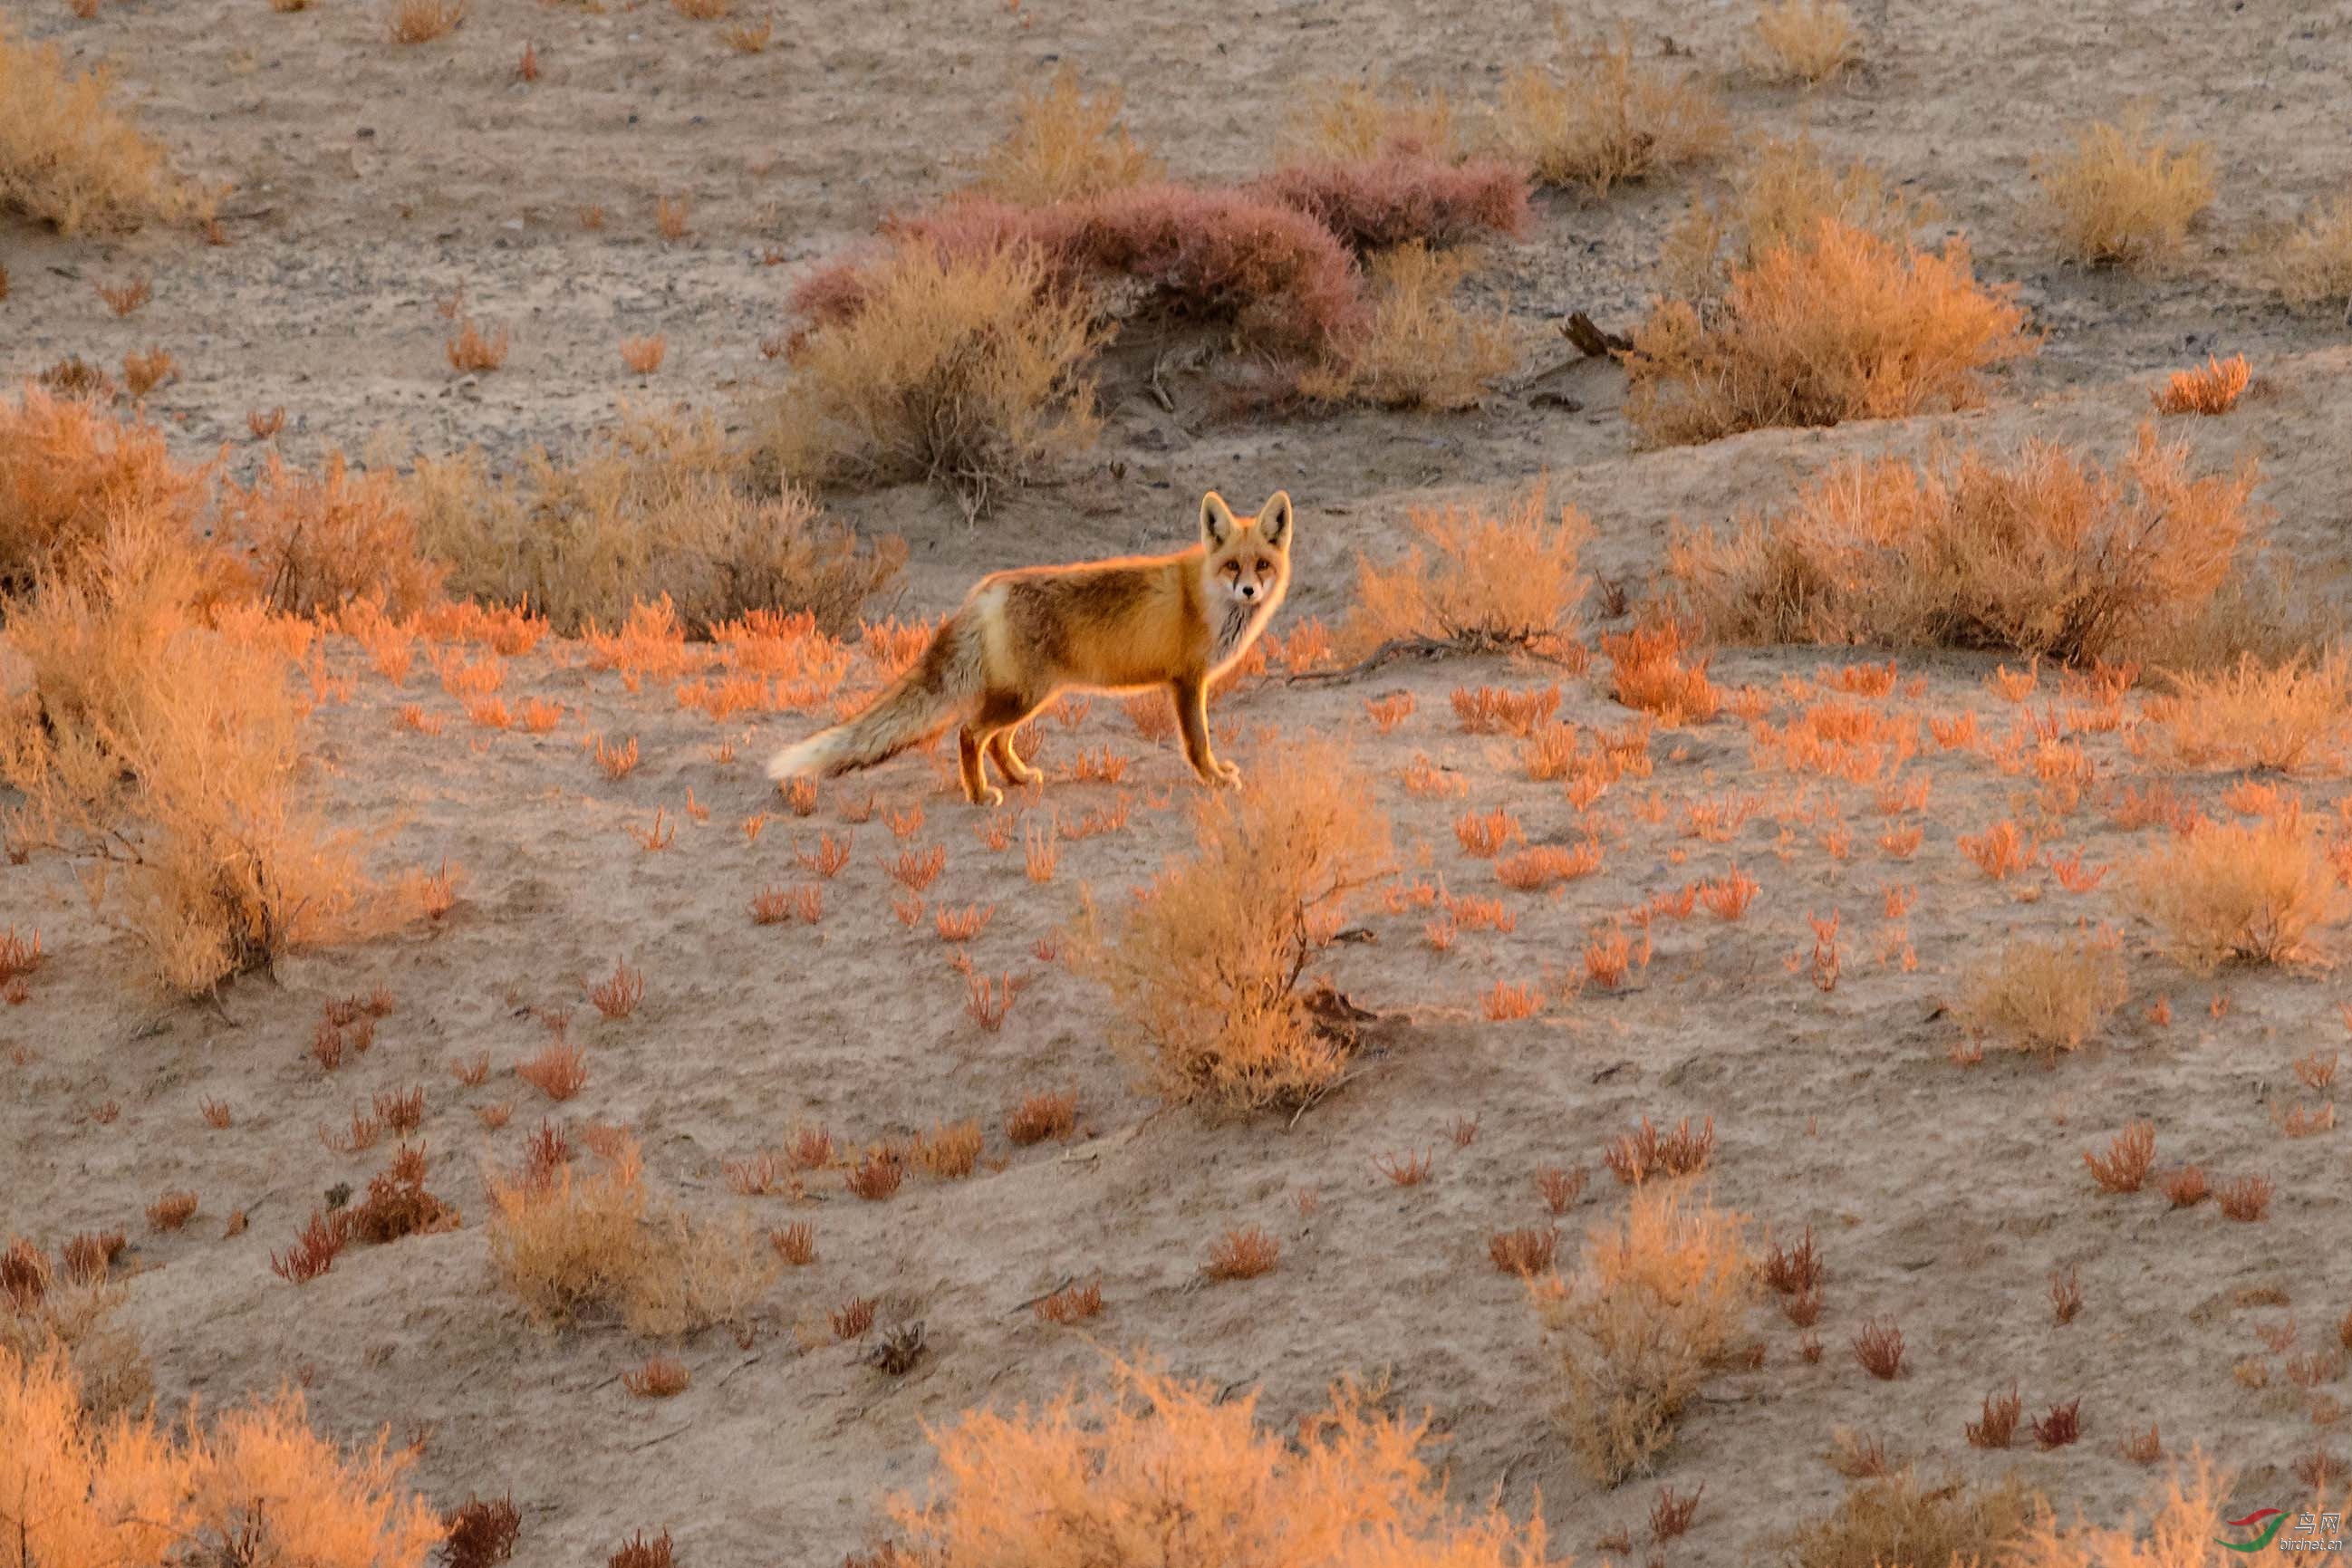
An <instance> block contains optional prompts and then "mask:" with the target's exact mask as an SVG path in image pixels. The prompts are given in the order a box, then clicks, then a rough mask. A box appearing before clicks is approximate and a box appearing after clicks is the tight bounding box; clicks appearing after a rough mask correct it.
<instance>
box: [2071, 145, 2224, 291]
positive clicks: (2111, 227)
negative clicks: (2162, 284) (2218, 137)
mask: <svg viewBox="0 0 2352 1568" xmlns="http://www.w3.org/2000/svg"><path fill="white" fill-rule="evenodd" d="M2035 178H2036V180H2037V181H2038V182H2039V183H2040V184H2041V187H2042V198H2043V200H2044V201H2046V202H2047V203H2048V204H2049V208H2050V211H2049V214H2048V215H2049V220H2050V223H2051V225H2052V226H2053V228H2054V229H2055V230H2056V231H2057V235H2058V243H2059V247H2060V249H2061V250H2062V251H2063V252H2064V254H2065V255H2066V256H2069V257H2071V258H2072V259H2074V260H2075V261H2080V262H2085V263H2088V264H2089V265H2091V266H2094V267H2148V266H2152V265H2156V264H2158V263H2161V262H2164V261H2167V260H2168V259H2170V258H2171V257H2172V256H2174V255H2176V254H2177V253H2178V252H2179V249H2180V246H2181V242H2182V241H2183V240H2185V239H2186V238H2188V235H2189V225H2190V224H2192V223H2194V222H2195V221H2196V219H2197V217H2198V215H2199V214H2201V213H2203V212H2204V210H2205V209H2206V208H2207V207H2209V206H2211V205H2212V204H2213V150H2212V149H2211V148H2210V146H2208V145H2206V144H2205V143H2204V142H2201V141H2199V142H2192V143H2190V144H2189V145H2188V146H2185V147H2179V148H2176V147H2175V146H2174V145H2173V144H2172V143H2171V142H2170V141H2167V140H2165V139H2164V138H2162V137H2152V136H2151V135H2150V134H2149V131H2148V123H2147V116H2146V115H2144V114H2132V115H2126V117H2125V119H2124V120H2123V123H2121V124H2120V125H2117V124H2111V123H2108V122H2106V121H2104V120H2103V121H2100V122H2098V123H2095V124H2093V125H2089V126H2086V127H2084V129H2083V130H2081V131H2077V132H2075V134H2074V146H2073V147H2072V148H2071V149H2070V150H2069V151H2068V152H2066V153H2065V154H2064V155H2063V156H2062V157H2056V158H2052V159H2049V160H2047V161H2046V162H2044V163H2043V164H2042V167H2041V168H2040V169H2039V170H2038V171H2037V172H2036V174H2035Z"/></svg>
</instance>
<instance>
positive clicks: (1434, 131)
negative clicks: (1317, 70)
mask: <svg viewBox="0 0 2352 1568" xmlns="http://www.w3.org/2000/svg"><path fill="white" fill-rule="evenodd" d="M1285 140H1286V142H1287V143H1288V145H1289V147H1290V148H1291V150H1292V151H1293V152H1296V153H1297V155H1298V156H1299V157H1301V158H1303V159H1308V160H1317V159H1328V160H1333V161H1339V162H1365V161H1368V160H1372V159H1380V158H1389V157H1397V156H1404V157H1425V158H1433V159H1436V160H1439V161H1442V162H1448V163H1454V162H1461V161H1462V160H1463V159H1464V157H1465V156H1466V154H1467V148H1466V146H1465V141H1464V138H1463V135H1462V130H1461V127H1460V125H1459V123H1458V121H1457V120H1456V117H1455V115H1454V105H1453V102H1452V100H1450V99H1447V98H1446V96H1445V95H1444V93H1441V92H1423V91H1420V90H1417V89H1412V88H1407V87H1400V86H1398V85H1397V84H1395V83H1393V82H1390V81H1386V80H1383V79H1381V78H1360V79H1357V80H1350V81H1328V82H1318V83H1315V84H1313V85H1311V86H1309V87H1308V88H1307V90H1306V91H1305V92H1304V93H1302V94H1300V95H1299V96H1297V98H1296V99H1293V100H1292V106H1291V110H1290V116H1289V123H1288V125H1287V126H1286V131H1285Z"/></svg>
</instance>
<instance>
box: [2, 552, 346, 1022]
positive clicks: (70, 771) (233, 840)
mask: <svg viewBox="0 0 2352 1568" xmlns="http://www.w3.org/2000/svg"><path fill="white" fill-rule="evenodd" d="M207 570H208V568H207V563H206V561H205V559H204V558H203V557H202V556H201V555H200V554H199V551H198V549H197V547H196V546H195V544H194V541H193V540H191V539H189V538H187V537H185V536H184V535H181V534H180V533H179V532H178V529H177V526H176V522H175V521H173V520H171V519H168V518H167V519H165V520H163V521H156V520H152V519H150V518H147V517H137V516H131V515H125V516H122V517H119V518H118V519H117V520H116V522H115V523H114V524H113V525H112V526H111V527H110V528H109V530H108V532H107V534H106V536H105V538H104V539H103V540H102V541H101V542H100V545H99V546H98V547H97V548H96V549H94V550H92V551H90V552H89V554H88V556H87V557H86V559H85V561H84V564H83V565H82V566H81V567H80V568H79V569H78V570H76V571H74V572H71V573H62V574H58V575H57V576H54V577H52V578H50V579H49V580H47V581H46V582H45V583H44V584H43V585H42V587H41V589H40V590H39V591H38V592H37V594H36V595H35V596H34V598H33V599H32V601H30V602H29V603H27V604H26V605H24V606H23V607H21V608H20V609H18V610H17V611H16V613H15V614H14V615H13V616H12V617H11V618H10V619H9V622H8V626H7V632H6V636H7V640H8V642H9V643H12V644H13V645H14V646H15V648H16V651H17V652H18V653H20V654H22V655H23V656H24V657H25V659H26V662H27V663H28V664H30V665H31V667H32V676H33V679H32V689H31V692H30V693H29V695H26V697H25V698H24V699H23V700H21V701H20V702H19V703H17V704H16V706H15V707H14V709H13V710H10V711H5V712H0V779H5V781H6V782H7V783H9V784H10V785H12V786H13V787H14V788H16V789H18V790H19V791H21V792H22V793H23V796H24V800H23V803H22V804H21V805H20V806H19V807H17V808H16V810H15V812H14V813H13V814H12V820H11V821H10V823H9V831H10V836H11V837H12V839H13V840H14V841H16V842H17V843H19V844H23V845H35V846H50V847H55V848H57V849H59V850H62V851H64V852H67V853H68V854H69V855H71V856H72V857H73V858H74V859H76V860H77V861H78V862H79V863H80V864H81V865H82V866H84V867H86V868H88V870H89V873H90V877H91V879H92V886H93V887H94V889H95V891H96V892H97V893H98V894H99V899H100V904H101V906H102V907H110V908H112V909H113V910H114V911H115V912H116V914H117V916H118V918H119V919H120V920H121V923H122V924H123V925H124V926H125V927H126V928H127V929H129V930H130V931H131V933H132V934H133V935H134V936H138V937H139V938H140V939H141V941H142V943H143V944H144V945H145V946H146V947H147V949H148V956H149V959H150V961H151V963H152V966H153V968H154V971H155V973H156V974H157V975H158V977H160V978H162V979H163V981H164V983H165V984H167V985H169V986H170V987H172V988H174V989H176V990H179V991H182V992H184V993H187V994H191V995H194V994H198V993H202V992H205V991H209V990H211V989H213V988H215V987H216V986H218V985H219V984H220V983H221V982H222V981H223V980H225V979H226V978H228V977H231V976H234V975H237V974H241V973H244V972H246V971H247V970H251V969H256V968H261V967H267V966H268V965H269V964H270V963H272V962H274V961H275V960H276V959H277V958H278V956H282V955H283V954H285V953H287V952H289V951H291V950H293V949H295V948H298V947H300V946H307V945H310V944H313V943H318V942H324V941H329V940H333V939H335V938H337V937H341V936H349V935H352V934H355V932H356V931H357V929H358V928H359V925H360V922H359V919H358V917H359V915H361V913H362V906H363V904H364V902H365V898H366V894H367V893H368V884H367V883H366V881H365V879H364V878H363V877H362V873H361V870H360V866H359V863H358V858H357V845H356V842H355V840H354V839H353V837H352V835H349V834H338V833H335V832H332V831H329V830H328V829H327V828H326V826H325V825H324V823H323V822H322V821H321V820H320V817H319V815H318V813H317V810H316V808H315V806H314V805H313V804H312V801H311V798H310V792H309V788H308V784H307V781H306V779H304V776H303V768H302V763H303V758H304V726H303V710H302V707H301V706H300V704H299V701H298V699H297V698H296V696H295V695H294V692H293V689H292V686H291V684H290V676H291V674H292V662H291V660H290V658H289V651H288V649H287V648H286V647H285V646H283V645H282V644H273V643H272V642H271V641H270V639H269V637H268V634H267V631H266V629H264V630H263V634H258V635H255V634H247V635H231V634H230V633H229V632H226V631H215V630H212V629H209V628H207V627H206V626H205V625H204V624H202V623H201V622H200V621H199V619H198V612H197V610H196V607H195V606H196V601H197V598H198V595H199V594H200V593H201V592H202V591H203V589H204V584H205V578H206V573H207ZM306 641H307V636H306Z"/></svg>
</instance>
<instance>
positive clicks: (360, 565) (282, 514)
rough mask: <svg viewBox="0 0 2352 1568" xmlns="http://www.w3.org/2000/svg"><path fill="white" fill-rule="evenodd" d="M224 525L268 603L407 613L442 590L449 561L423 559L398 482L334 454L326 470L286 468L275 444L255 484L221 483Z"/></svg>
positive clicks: (312, 609)
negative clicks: (358, 605)
mask: <svg viewBox="0 0 2352 1568" xmlns="http://www.w3.org/2000/svg"><path fill="white" fill-rule="evenodd" d="M221 526H222V528H223V531H224V532H225V533H226V534H227V535H228V536H229V537H230V538H232V539H234V540H235V541H236V544H237V546H238V547H239V548H240V549H244V550H246V551H247V552H249V553H250V555H251V558H252V570H253V574H254V578H255V580H257V582H258V583H259V585H260V588H261V591H262V596H263V598H264V600H265V601H267V602H268V605H269V606H270V608H271V609H273V610H276V611H278V612H283V613H287V614H294V615H319V614H323V613H329V612H334V611H338V610H341V608H342V607H343V606H345V605H347V604H352V603H354V602H357V601H362V600H367V601H375V602H376V603H377V604H379V605H380V606H381V607H382V608H383V610H385V611H386V612H390V613H391V614H394V615H411V614H414V613H415V612H417V611H420V610H423V609H424V608H425V606H426V605H428V604H430V603H431V602H432V601H434V600H435V599H436V598H438V597H439V596H440V591H441V580H442V578H443V577H444V576H446V570H447V569H446V568H444V567H441V566H438V565H436V564H435V563H433V562H430V561H427V560H426V559H425V557H424V554H423V552H422V547H421V545H420V543H419V541H418V538H417V529H416V515H415V512H413V511H412V510H411V509H410V508H409V505H408V501H407V498H406V497H405V496H404V495H403V493H402V488H401V485H400V481H399V480H397V479H396V478H394V476H392V475H390V474H383V473H362V474H357V475H354V474H352V472H351V470H350V468H349V466H348V465H346V464H345V463H344V461H343V456H342V454H341V453H340V452H337V453H331V454H329V455H328V457H327V465H326V468H325V470H324V471H323V472H322V473H319V474H315V475H314V474H310V473H307V472H303V471H300V470H297V469H291V468H289V467H288V466H287V465H286V462H285V459H283V458H282V457H280V456H279V455H278V453H277V452H276V451H274V450H273V451H272V452H271V453H270V454H269V458H268V466H267V467H266V468H264V469H263V471H262V474H261V476H260V477H259V478H258V479H257V480H256V481H255V482H254V483H253V484H252V485H251V486H241V485H237V484H236V483H234V482H232V483H230V484H228V485H226V486H224V487H223V489H222V492H221Z"/></svg>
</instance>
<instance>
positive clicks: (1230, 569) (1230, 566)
mask: <svg viewBox="0 0 2352 1568" xmlns="http://www.w3.org/2000/svg"><path fill="white" fill-rule="evenodd" d="M1223 570H1224V574H1225V575H1226V576H1227V577H1230V578H1232V579H1233V580H1234V581H1236V582H1238V581H1240V580H1241V575H1242V569H1241V566H1240V564H1239V563H1238V562H1235V561H1230V560H1229V561H1227V562H1225V564H1224V568H1223Z"/></svg>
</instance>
